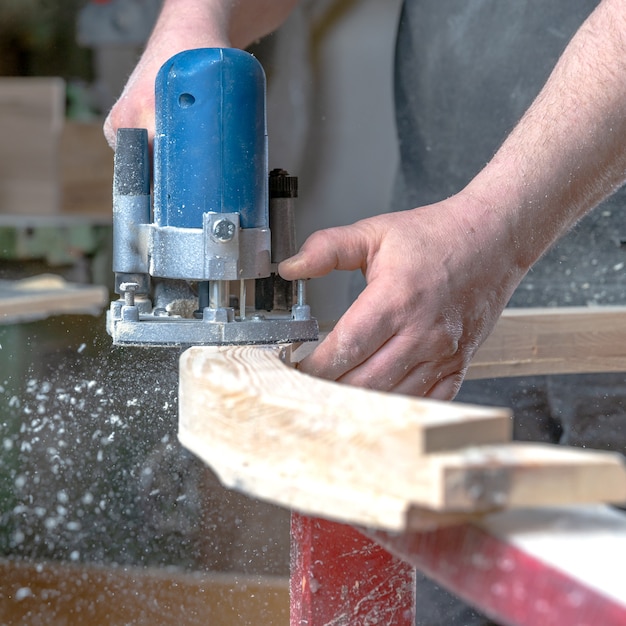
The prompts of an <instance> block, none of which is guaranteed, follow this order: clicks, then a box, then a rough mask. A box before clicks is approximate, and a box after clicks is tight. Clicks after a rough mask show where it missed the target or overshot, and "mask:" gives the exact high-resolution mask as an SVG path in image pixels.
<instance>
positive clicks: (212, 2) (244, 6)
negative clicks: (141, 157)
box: [104, 0, 296, 148]
mask: <svg viewBox="0 0 626 626" xmlns="http://www.w3.org/2000/svg"><path fill="white" fill-rule="evenodd" d="M295 4H296V0H236V1H235V0H164V2H163V7H162V9H161V13H160V15H159V19H158V20H157V23H156V25H155V27H154V30H153V31H152V34H151V36H150V40H149V41H148V43H147V45H146V49H145V51H144V53H143V55H142V56H141V59H140V60H139V63H138V64H137V67H136V68H135V69H134V70H133V73H132V74H131V76H130V78H129V79H128V82H127V83H126V86H125V87H124V91H123V92H122V95H121V96H120V98H119V99H118V101H117V102H116V103H115V104H114V105H113V108H112V109H111V111H110V113H109V115H108V116H107V118H106V120H105V122H104V135H105V137H106V140H107V141H108V142H109V145H110V146H111V147H112V148H115V135H116V133H117V129H118V128H125V127H126V128H128V127H130V128H146V129H147V130H148V137H149V140H150V142H151V143H152V140H153V138H154V81H155V78H156V75H157V73H158V71H159V69H160V67H161V66H162V65H163V63H165V61H167V60H168V59H169V58H171V57H172V56H174V55H175V54H177V53H178V52H182V51H183V50H191V49H193V48H229V47H231V46H232V47H235V48H245V47H246V46H248V45H250V43H252V42H253V41H254V40H255V39H258V38H260V37H262V36H264V35H266V34H267V33H270V32H272V31H273V30H275V29H276V28H277V27H278V26H279V25H280V24H281V23H282V22H283V21H284V20H285V18H286V17H287V15H288V14H289V12H290V11H291V10H292V8H293V7H294V5H295Z"/></svg>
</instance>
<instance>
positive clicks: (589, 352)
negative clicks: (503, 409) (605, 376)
mask: <svg viewBox="0 0 626 626" xmlns="http://www.w3.org/2000/svg"><path fill="white" fill-rule="evenodd" d="M583 372H626V307H623V306H615V307H596V308H591V307H562V308H553V309H548V308H546V309H541V308H536V309H507V310H505V312H504V313H503V314H502V316H501V317H500V319H499V320H498V323H497V324H496V327H495V329H494V331H493V332H492V334H491V335H490V336H489V337H488V338H487V340H486V341H485V343H484V344H483V345H482V346H481V347H480V348H479V350H478V352H477V354H476V356H475V357H474V359H473V361H472V363H471V365H470V368H469V371H468V375H467V378H470V379H471V378H490V377H496V378H498V377H505V376H531V375H534V374H574V373H583Z"/></svg>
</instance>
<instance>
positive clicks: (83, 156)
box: [59, 120, 113, 215]
mask: <svg viewBox="0 0 626 626" xmlns="http://www.w3.org/2000/svg"><path fill="white" fill-rule="evenodd" d="M59 152H60V186H61V210H62V212H63V213H71V214H78V213H79V214H83V215H84V214H87V215H89V214H98V215H111V193H112V187H113V150H111V148H110V147H109V145H108V144H107V142H106V140H105V139H104V135H103V133H102V122H101V121H94V122H74V121H71V120H67V121H66V122H65V125H64V127H63V132H62V133H61V141H60V148H59Z"/></svg>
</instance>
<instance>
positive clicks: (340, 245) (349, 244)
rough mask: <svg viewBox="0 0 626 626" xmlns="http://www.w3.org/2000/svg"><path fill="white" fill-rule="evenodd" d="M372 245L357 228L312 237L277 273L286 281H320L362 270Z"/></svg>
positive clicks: (331, 231)
mask: <svg viewBox="0 0 626 626" xmlns="http://www.w3.org/2000/svg"><path fill="white" fill-rule="evenodd" d="M370 247H371V242H370V241H369V239H368V237H367V236H366V232H365V231H364V229H362V228H360V227H359V225H358V224H354V225H352V226H340V227H338V228H329V229H327V230H320V231H317V232H316V233H313V234H312V235H311V236H310V237H309V238H308V239H307V240H306V241H305V242H304V244H303V246H302V248H301V249H300V252H298V254H296V255H294V256H292V257H290V258H289V259H285V260H284V261H283V262H282V263H280V264H279V266H278V272H279V273H280V275H281V276H282V277H283V278H284V279H285V280H296V279H298V278H319V277H320V276H325V275H326V274H328V273H330V272H331V271H332V270H356V269H364V268H365V264H366V260H367V257H368V252H369V249H370Z"/></svg>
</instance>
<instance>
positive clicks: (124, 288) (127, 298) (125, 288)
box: [120, 283, 139, 306]
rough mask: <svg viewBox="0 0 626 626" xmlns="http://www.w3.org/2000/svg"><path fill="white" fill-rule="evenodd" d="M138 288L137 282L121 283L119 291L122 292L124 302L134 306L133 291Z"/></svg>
mask: <svg viewBox="0 0 626 626" xmlns="http://www.w3.org/2000/svg"><path fill="white" fill-rule="evenodd" d="M137 289H139V283H121V284H120V291H121V292H122V294H124V304H125V305H126V306H135V291H137Z"/></svg>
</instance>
